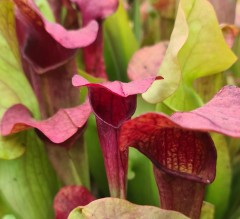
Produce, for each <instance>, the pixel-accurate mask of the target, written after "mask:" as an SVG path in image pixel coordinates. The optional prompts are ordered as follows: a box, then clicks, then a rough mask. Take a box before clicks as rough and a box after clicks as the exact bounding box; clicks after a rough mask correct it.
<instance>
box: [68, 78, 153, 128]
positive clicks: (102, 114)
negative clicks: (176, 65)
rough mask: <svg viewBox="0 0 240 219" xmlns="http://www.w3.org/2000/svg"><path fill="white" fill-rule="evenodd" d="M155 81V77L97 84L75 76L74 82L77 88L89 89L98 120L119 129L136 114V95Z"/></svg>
mask: <svg viewBox="0 0 240 219" xmlns="http://www.w3.org/2000/svg"><path fill="white" fill-rule="evenodd" d="M154 80H155V77H148V78H145V79H142V80H136V81H132V82H129V83H123V82H120V81H113V82H103V83H100V84H95V83H89V82H88V81H87V80H86V79H84V78H83V77H81V76H79V75H75V76H74V77H73V80H72V82H73V85H74V86H76V87H82V86H86V87H88V89H89V100H90V103H91V106H92V109H93V111H94V113H95V115H96V116H97V117H98V118H100V119H101V120H103V121H104V122H106V123H108V124H109V125H111V126H113V127H119V126H120V125H121V124H122V122H123V121H125V120H127V119H129V118H130V117H131V116H132V115H133V113H134V112H135V109H136V95H137V94H141V93H143V92H145V91H146V90H147V89H148V87H149V86H150V85H151V84H152V82H153V81H154Z"/></svg>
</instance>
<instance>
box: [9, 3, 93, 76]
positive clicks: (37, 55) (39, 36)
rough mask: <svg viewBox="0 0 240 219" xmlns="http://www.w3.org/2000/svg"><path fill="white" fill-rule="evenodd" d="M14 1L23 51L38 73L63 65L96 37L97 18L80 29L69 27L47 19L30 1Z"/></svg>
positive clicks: (18, 33)
mask: <svg viewBox="0 0 240 219" xmlns="http://www.w3.org/2000/svg"><path fill="white" fill-rule="evenodd" d="M14 3H15V4H16V6H17V8H16V12H15V14H16V28H17V35H18V40H19V44H20V47H21V51H22V53H23V56H24V57H25V58H26V59H27V60H28V61H29V62H30V63H32V65H33V67H35V69H36V70H37V72H39V73H43V72H45V71H47V70H50V69H53V68H56V67H58V66H60V65H61V64H63V63H64V62H66V60H68V59H69V58H70V57H72V56H73V55H74V53H75V52H76V49H77V48H82V47H85V46H88V45H89V44H91V43H93V41H94V40H95V39H96V36H97V32H98V23H97V22H96V21H91V22H89V23H88V24H87V25H86V26H84V27H83V28H81V29H79V30H66V29H64V28H63V27H62V26H61V25H59V24H57V23H50V22H48V21H47V20H46V19H45V18H44V17H43V16H42V15H41V14H40V12H39V10H38V9H37V7H36V6H35V4H34V3H33V2H32V1H31V0H27V1H24V0H14Z"/></svg>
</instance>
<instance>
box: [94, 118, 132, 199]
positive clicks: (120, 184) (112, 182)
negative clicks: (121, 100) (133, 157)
mask: <svg viewBox="0 0 240 219" xmlns="http://www.w3.org/2000/svg"><path fill="white" fill-rule="evenodd" d="M96 121H97V128H98V135H99V139H100V144H101V148H102V152H103V157H104V163H105V169H106V173H107V178H108V184H109V190H110V194H111V197H115V198H122V199H125V198H126V173H127V159H128V152H120V150H119V148H118V132H119V130H118V129H117V128H114V127H112V126H110V125H108V124H106V123H104V122H103V121H102V120H100V119H98V118H96Z"/></svg>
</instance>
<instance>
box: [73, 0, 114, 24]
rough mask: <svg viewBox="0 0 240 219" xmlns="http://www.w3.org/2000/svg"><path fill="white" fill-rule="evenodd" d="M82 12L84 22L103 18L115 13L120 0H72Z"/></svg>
mask: <svg viewBox="0 0 240 219" xmlns="http://www.w3.org/2000/svg"><path fill="white" fill-rule="evenodd" d="M72 2H73V3H76V4H77V5H78V7H79V9H80V11H81V12H82V16H83V20H84V22H85V23H86V22H88V21H90V20H103V19H104V18H106V17H108V16H110V15H111V14H113V13H114V12H115V11H116V10H117V7H118V0H101V1H99V0H91V1H90V0H89V1H86V0H72Z"/></svg>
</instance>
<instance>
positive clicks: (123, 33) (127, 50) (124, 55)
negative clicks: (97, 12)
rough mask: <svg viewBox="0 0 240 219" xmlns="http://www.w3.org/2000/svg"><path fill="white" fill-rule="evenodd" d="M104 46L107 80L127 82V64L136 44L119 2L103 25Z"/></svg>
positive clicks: (136, 46) (135, 48)
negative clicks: (115, 10)
mask: <svg viewBox="0 0 240 219" xmlns="http://www.w3.org/2000/svg"><path fill="white" fill-rule="evenodd" d="M104 45H105V48H104V54H105V62H106V70H107V73H108V76H109V79H110V80H120V81H127V80H128V79H127V66H128V62H129V60H130V58H131V57H132V55H133V53H134V52H135V51H136V50H137V49H138V42H137V40H136V38H135V36H134V34H133V32H132V30H131V28H130V21H129V19H128V16H127V13H126V11H125V9H124V7H123V4H122V3H121V1H120V4H119V7H118V10H117V12H116V13H115V14H114V15H112V16H110V17H109V18H108V19H107V20H106V21H105V23H104Z"/></svg>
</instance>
